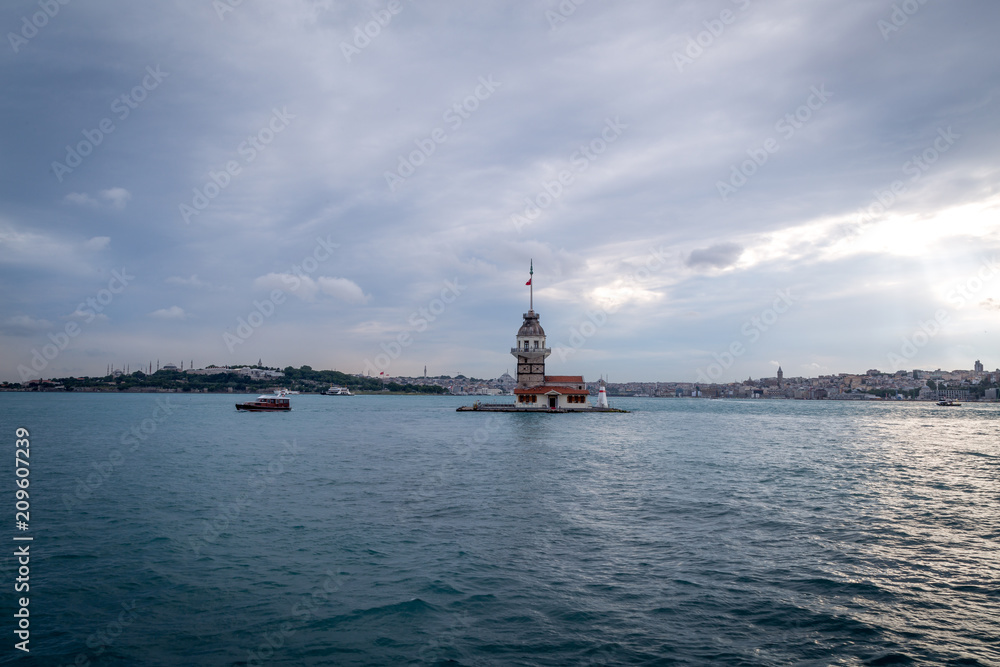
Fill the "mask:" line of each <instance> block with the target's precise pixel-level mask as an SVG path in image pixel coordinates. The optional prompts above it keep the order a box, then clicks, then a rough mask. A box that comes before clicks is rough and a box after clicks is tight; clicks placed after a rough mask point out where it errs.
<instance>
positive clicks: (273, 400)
mask: <svg viewBox="0 0 1000 667" xmlns="http://www.w3.org/2000/svg"><path fill="white" fill-rule="evenodd" d="M236 409H237V410H246V411H248V412H282V411H287V410H291V409H292V403H291V401H290V400H288V397H287V395H286V394H285V392H284V391H278V392H275V393H273V394H262V395H260V396H258V397H257V399H256V400H253V401H248V402H246V403H237V404H236Z"/></svg>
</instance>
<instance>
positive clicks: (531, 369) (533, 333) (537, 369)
mask: <svg viewBox="0 0 1000 667" xmlns="http://www.w3.org/2000/svg"><path fill="white" fill-rule="evenodd" d="M528 275H529V276H530V277H529V278H528V282H526V283H525V285H528V287H530V288H531V289H530V290H529V301H528V312H526V313H524V322H523V323H522V324H521V328H520V329H518V331H517V347H512V348H511V350H510V353H511V354H512V355H514V357H516V358H517V386H518V387H521V388H526V387H536V386H538V385H540V384H543V383H544V382H545V358H546V357H548V356H549V355H550V354H552V350H550V349H549V348H547V347H545V330H544V329H542V325H541V324H540V323H539V322H538V313H536V312H535V309H534V306H535V295H534V285H533V283H534V276H535V263H534V261H532V262H531V270H530V271H529V274H528Z"/></svg>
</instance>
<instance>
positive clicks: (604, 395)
mask: <svg viewBox="0 0 1000 667" xmlns="http://www.w3.org/2000/svg"><path fill="white" fill-rule="evenodd" d="M606 384H607V383H606V382H605V381H604V379H603V378H601V381H600V383H599V385H598V386H599V388H598V390H597V407H599V408H606V407H608V392H607V391H605V389H604V386H605V385H606Z"/></svg>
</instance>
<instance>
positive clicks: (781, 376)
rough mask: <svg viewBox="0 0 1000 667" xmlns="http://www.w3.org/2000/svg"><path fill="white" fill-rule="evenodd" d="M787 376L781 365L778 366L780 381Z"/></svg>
mask: <svg viewBox="0 0 1000 667" xmlns="http://www.w3.org/2000/svg"><path fill="white" fill-rule="evenodd" d="M784 377H785V373H784V372H783V371H782V370H781V366H778V382H781V380H783V379H784Z"/></svg>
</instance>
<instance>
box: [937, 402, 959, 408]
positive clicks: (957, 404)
mask: <svg viewBox="0 0 1000 667" xmlns="http://www.w3.org/2000/svg"><path fill="white" fill-rule="evenodd" d="M937 404H938V405H941V406H945V407H955V408H960V407H962V404H961V403H956V402H955V401H948V400H945V401H938V403H937Z"/></svg>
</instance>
